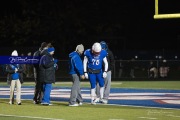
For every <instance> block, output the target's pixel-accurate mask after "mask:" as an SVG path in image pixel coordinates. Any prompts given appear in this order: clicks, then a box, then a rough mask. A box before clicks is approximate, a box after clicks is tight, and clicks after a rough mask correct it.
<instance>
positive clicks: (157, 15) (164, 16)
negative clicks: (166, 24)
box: [154, 0, 180, 19]
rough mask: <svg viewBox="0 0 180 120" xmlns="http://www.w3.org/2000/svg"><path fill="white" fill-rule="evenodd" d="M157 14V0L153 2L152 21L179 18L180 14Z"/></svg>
mask: <svg viewBox="0 0 180 120" xmlns="http://www.w3.org/2000/svg"><path fill="white" fill-rule="evenodd" d="M158 12H159V11H158V0H155V15H154V19H171V18H180V13H173V14H159V13H158Z"/></svg>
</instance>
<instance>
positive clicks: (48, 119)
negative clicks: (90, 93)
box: [0, 114, 65, 120]
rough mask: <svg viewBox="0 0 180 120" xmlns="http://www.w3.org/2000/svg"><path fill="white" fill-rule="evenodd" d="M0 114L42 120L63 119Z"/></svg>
mask: <svg viewBox="0 0 180 120" xmlns="http://www.w3.org/2000/svg"><path fill="white" fill-rule="evenodd" d="M0 116H3V117H17V118H30V119H43V120H65V119H55V118H43V117H32V116H18V115H5V114H0Z"/></svg>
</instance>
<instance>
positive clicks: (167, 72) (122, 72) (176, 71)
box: [56, 60, 180, 79]
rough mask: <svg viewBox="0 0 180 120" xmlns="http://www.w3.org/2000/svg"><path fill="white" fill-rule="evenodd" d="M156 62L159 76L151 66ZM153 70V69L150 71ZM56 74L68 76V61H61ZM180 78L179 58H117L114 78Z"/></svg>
mask: <svg viewBox="0 0 180 120" xmlns="http://www.w3.org/2000/svg"><path fill="white" fill-rule="evenodd" d="M150 62H151V63H152V62H153V63H154V65H155V68H156V72H157V76H155V75H154V74H155V73H154V72H153V71H152V69H151V68H150ZM150 70H151V71H150ZM56 76H57V77H60V78H68V77H69V75H68V61H67V60H61V61H59V69H58V71H57V72H56ZM141 78H142V79H161V78H162V79H180V61H179V60H166V61H165V62H163V60H115V66H114V69H113V72H112V79H141Z"/></svg>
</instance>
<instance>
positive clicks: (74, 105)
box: [69, 104, 79, 107]
mask: <svg viewBox="0 0 180 120" xmlns="http://www.w3.org/2000/svg"><path fill="white" fill-rule="evenodd" d="M69 106H71V107H76V106H79V105H78V104H69Z"/></svg>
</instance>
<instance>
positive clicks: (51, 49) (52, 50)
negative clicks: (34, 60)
mask: <svg viewBox="0 0 180 120" xmlns="http://www.w3.org/2000/svg"><path fill="white" fill-rule="evenodd" d="M47 50H48V52H49V53H50V52H54V51H55V49H54V47H50V48H48V49H47Z"/></svg>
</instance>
